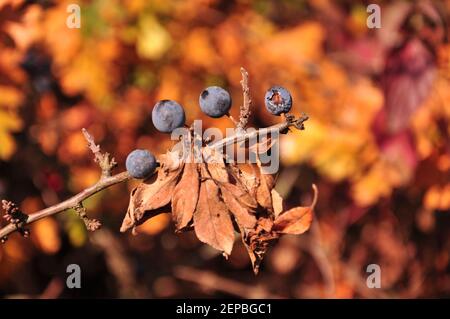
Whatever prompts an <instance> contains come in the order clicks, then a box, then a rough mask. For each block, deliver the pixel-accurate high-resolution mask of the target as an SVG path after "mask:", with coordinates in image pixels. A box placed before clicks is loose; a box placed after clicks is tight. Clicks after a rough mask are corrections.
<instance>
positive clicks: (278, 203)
mask: <svg viewBox="0 0 450 319" xmlns="http://www.w3.org/2000/svg"><path fill="white" fill-rule="evenodd" d="M271 194H272V204H273V213H274V214H275V218H277V217H278V215H280V214H281V212H282V211H283V197H281V195H280V194H279V193H278V192H277V191H276V190H275V189H272V191H271Z"/></svg>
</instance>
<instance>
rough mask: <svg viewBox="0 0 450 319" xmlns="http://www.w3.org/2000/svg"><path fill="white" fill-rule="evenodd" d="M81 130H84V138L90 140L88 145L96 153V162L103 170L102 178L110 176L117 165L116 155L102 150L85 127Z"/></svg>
mask: <svg viewBox="0 0 450 319" xmlns="http://www.w3.org/2000/svg"><path fill="white" fill-rule="evenodd" d="M81 132H83V135H84V138H85V139H86V141H87V142H88V147H89V148H90V149H91V151H92V153H93V154H94V157H95V162H96V163H97V164H98V165H99V166H100V168H101V170H102V178H105V177H110V176H111V171H112V170H113V169H114V167H116V166H117V163H116V160H115V159H114V157H111V156H110V155H109V153H102V152H101V150H100V145H96V144H95V141H94V138H93V137H92V135H91V134H89V132H88V131H87V130H86V129H85V128H83V129H82V130H81Z"/></svg>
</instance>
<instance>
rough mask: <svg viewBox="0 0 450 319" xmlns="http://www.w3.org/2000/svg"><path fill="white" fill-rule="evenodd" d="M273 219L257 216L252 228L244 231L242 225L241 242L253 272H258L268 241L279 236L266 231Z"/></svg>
mask: <svg viewBox="0 0 450 319" xmlns="http://www.w3.org/2000/svg"><path fill="white" fill-rule="evenodd" d="M272 224H273V221H272V220H271V219H270V218H266V217H262V218H259V219H258V221H257V224H256V227H255V229H254V230H250V231H248V232H247V231H246V230H245V229H243V228H242V227H241V228H240V230H241V235H242V242H243V244H244V246H245V248H246V249H247V253H248V255H249V257H250V261H251V262H252V267H253V272H254V273H255V275H256V274H258V272H259V267H260V264H261V262H262V261H263V259H264V256H265V254H266V252H267V249H268V248H269V245H270V242H271V241H273V240H276V239H278V238H279V237H280V234H278V233H275V232H272V231H270V230H269V231H266V230H267V229H271V228H272Z"/></svg>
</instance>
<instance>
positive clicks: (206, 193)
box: [194, 164, 234, 256]
mask: <svg viewBox="0 0 450 319" xmlns="http://www.w3.org/2000/svg"><path fill="white" fill-rule="evenodd" d="M201 167H202V169H201V175H202V182H201V184H200V196H199V198H198V202H197V208H196V210H195V212H194V230H195V234H196V235H197V237H198V239H199V240H200V241H202V242H204V243H206V244H209V245H211V246H212V247H214V248H216V249H218V250H220V251H223V252H224V254H225V255H226V256H227V255H230V254H231V250H232V249H233V243H234V229H233V223H232V221H231V217H230V213H229V212H228V209H227V206H226V205H225V203H224V202H223V201H222V200H221V198H220V196H219V187H218V186H217V185H216V183H215V182H214V180H212V179H211V177H210V176H209V174H208V173H207V170H206V167H205V165H204V164H203V165H201Z"/></svg>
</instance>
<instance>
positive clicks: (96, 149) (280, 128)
mask: <svg viewBox="0 0 450 319" xmlns="http://www.w3.org/2000/svg"><path fill="white" fill-rule="evenodd" d="M241 73H242V81H241V85H242V90H243V95H244V102H243V105H241V107H240V116H239V122H238V123H237V124H236V126H237V128H238V132H237V133H236V134H235V135H233V136H230V137H227V138H224V139H222V140H220V141H217V142H215V143H212V144H211V145H209V146H210V147H212V148H216V149H222V148H223V147H225V146H227V145H230V144H233V143H239V142H242V141H246V140H249V139H252V138H255V137H258V136H260V135H263V136H267V135H269V134H271V133H275V132H278V133H283V134H284V133H287V132H288V130H289V128H290V127H295V128H297V129H299V130H303V129H304V126H303V123H304V122H305V121H306V120H308V116H307V115H305V114H302V116H300V117H299V118H295V117H294V116H293V115H289V116H286V117H285V121H284V122H283V123H280V124H275V125H272V126H269V127H266V128H261V129H258V130H254V131H252V132H246V131H245V127H246V126H247V124H248V119H249V116H250V106H251V98H250V92H249V87H248V73H247V71H246V70H245V69H244V68H241ZM82 133H83V135H84V137H85V138H86V140H87V142H88V147H89V148H90V149H91V151H92V153H93V154H94V157H95V162H96V163H98V165H99V166H100V168H101V170H102V175H101V177H100V179H99V180H98V181H97V183H95V184H94V185H92V186H90V187H89V188H86V189H84V190H83V191H81V192H80V193H78V194H76V195H74V196H73V197H71V198H69V199H67V200H65V201H63V202H61V203H58V204H56V205H53V206H50V207H48V208H45V209H42V210H40V211H37V212H35V213H33V214H30V215H26V214H24V213H22V212H20V210H18V208H17V206H15V204H14V203H12V202H8V201H3V203H4V204H3V209H4V210H5V216H4V218H5V219H6V220H7V221H8V222H9V224H7V225H6V226H4V227H3V228H1V229H0V239H1V241H2V242H5V241H6V240H7V236H8V235H9V234H11V233H13V232H15V231H19V232H20V233H21V234H22V235H24V236H27V235H28V234H29V231H28V230H27V229H25V228H24V226H25V225H28V224H31V223H33V222H35V221H37V220H40V219H42V218H44V217H48V216H52V215H56V214H58V213H61V212H64V211H66V210H68V209H75V211H76V212H77V213H78V215H79V216H80V217H81V218H82V219H83V221H84V222H85V224H86V227H87V228H88V229H89V230H96V229H98V228H99V227H100V222H99V221H97V220H95V219H93V220H91V219H89V218H88V217H87V215H86V210H85V208H84V207H83V205H82V203H83V201H84V200H86V199H87V198H89V197H91V196H92V195H94V194H96V193H98V192H100V191H101V190H103V189H105V188H108V187H110V186H113V185H115V184H118V183H122V182H125V181H127V180H129V179H130V178H131V177H130V175H129V174H128V173H127V172H126V171H125V172H122V173H119V174H116V175H112V170H113V168H114V167H116V166H117V163H116V161H115V160H114V158H112V157H111V156H110V154H109V153H102V152H101V150H100V146H99V145H97V144H95V141H94V138H93V137H92V136H91V135H90V134H89V132H88V131H87V130H86V129H84V128H83V129H82ZM11 207H16V208H17V210H15V209H13V208H11ZM18 212H20V214H19V213H18Z"/></svg>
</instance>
